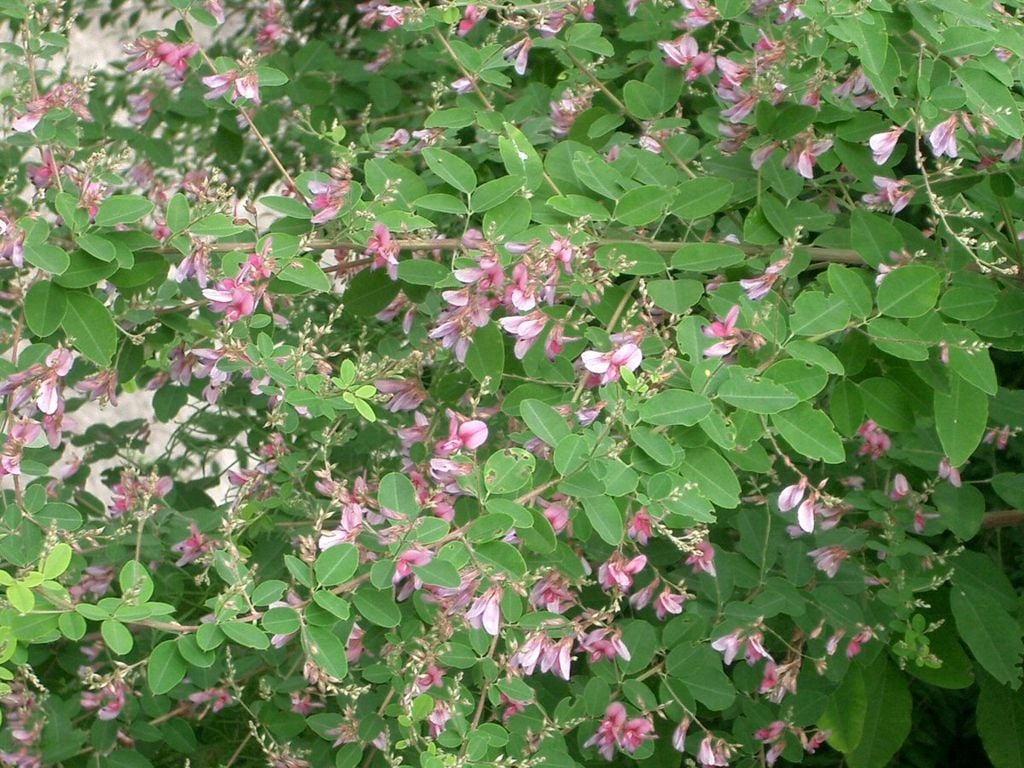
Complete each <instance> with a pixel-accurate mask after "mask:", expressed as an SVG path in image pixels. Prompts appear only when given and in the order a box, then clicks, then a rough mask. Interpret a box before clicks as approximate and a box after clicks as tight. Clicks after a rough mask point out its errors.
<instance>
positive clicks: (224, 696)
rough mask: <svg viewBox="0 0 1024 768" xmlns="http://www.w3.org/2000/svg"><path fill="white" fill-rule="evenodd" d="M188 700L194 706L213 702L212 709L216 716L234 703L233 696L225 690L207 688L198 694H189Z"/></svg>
mask: <svg viewBox="0 0 1024 768" xmlns="http://www.w3.org/2000/svg"><path fill="white" fill-rule="evenodd" d="M188 700H189V701H191V702H192V703H193V704H206V703H207V702H213V707H212V709H213V712H214V714H216V713H217V712H220V711H221V710H222V709H224V707H226V706H228V705H229V704H232V703H233V700H232V698H231V694H230V693H229V692H228V691H227V690H226V689H224V688H207V689H206V690H205V691H197V692H196V693H193V694H189V697H188Z"/></svg>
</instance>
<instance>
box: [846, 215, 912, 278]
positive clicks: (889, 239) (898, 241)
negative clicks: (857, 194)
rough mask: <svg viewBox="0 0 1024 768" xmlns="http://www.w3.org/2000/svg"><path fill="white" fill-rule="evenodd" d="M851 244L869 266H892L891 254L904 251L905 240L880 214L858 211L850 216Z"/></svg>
mask: <svg viewBox="0 0 1024 768" xmlns="http://www.w3.org/2000/svg"><path fill="white" fill-rule="evenodd" d="M850 243H851V244H852V245H853V249H854V250H855V251H857V253H859V254H860V256H861V258H862V259H864V261H865V262H867V264H868V266H870V267H873V268H875V269H877V268H878V265H879V264H890V263H891V262H890V261H889V254H890V253H893V252H895V253H899V252H900V251H902V250H903V247H904V246H903V238H902V237H900V233H899V232H898V231H897V230H896V227H894V226H893V225H892V224H890V223H889V221H888V220H887V219H886V218H884V217H882V216H879V215H878V214H874V213H868V212H867V211H864V210H861V209H859V208H858V209H856V210H855V211H854V212H853V213H852V214H850Z"/></svg>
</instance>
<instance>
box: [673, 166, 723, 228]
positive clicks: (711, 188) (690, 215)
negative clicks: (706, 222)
mask: <svg viewBox="0 0 1024 768" xmlns="http://www.w3.org/2000/svg"><path fill="white" fill-rule="evenodd" d="M732 190H733V183H732V182H731V181H729V180H728V179H719V178H716V177H714V176H702V177H700V178H699V179H689V180H688V181H684V182H683V183H682V184H679V185H677V186H676V199H675V202H674V203H673V204H672V209H671V210H672V213H674V214H675V215H676V216H678V217H679V218H680V219H682V220H683V221H695V220H696V219H702V218H704V217H705V216H710V215H711V214H713V213H717V212H718V211H720V210H722V208H723V207H725V204H726V203H728V202H729V198H731V197H732Z"/></svg>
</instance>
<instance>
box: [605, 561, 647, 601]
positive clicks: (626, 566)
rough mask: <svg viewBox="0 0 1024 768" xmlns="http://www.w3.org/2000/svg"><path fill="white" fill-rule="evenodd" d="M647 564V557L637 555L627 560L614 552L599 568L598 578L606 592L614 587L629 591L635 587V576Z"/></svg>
mask: <svg viewBox="0 0 1024 768" xmlns="http://www.w3.org/2000/svg"><path fill="white" fill-rule="evenodd" d="M645 565H647V557H646V556H644V555H637V556H636V557H634V558H633V559H631V560H627V559H626V558H625V557H624V556H623V555H622V554H620V553H618V552H614V553H612V556H611V557H610V558H608V561H607V562H606V563H604V564H603V565H601V567H600V568H598V570H597V580H598V582H599V583H600V584H601V589H603V590H604V591H605V592H607V591H608V590H610V589H612V588H613V587H615V588H618V589H620V590H622V591H623V592H629V590H630V589H632V588H633V577H634V576H635V575H636V574H638V573H640V571H642V570H643V569H644V566H645Z"/></svg>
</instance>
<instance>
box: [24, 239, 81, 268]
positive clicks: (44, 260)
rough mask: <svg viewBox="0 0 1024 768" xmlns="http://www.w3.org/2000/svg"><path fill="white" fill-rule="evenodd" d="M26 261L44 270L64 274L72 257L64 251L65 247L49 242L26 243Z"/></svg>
mask: <svg viewBox="0 0 1024 768" xmlns="http://www.w3.org/2000/svg"><path fill="white" fill-rule="evenodd" d="M24 251H25V261H27V262H28V263H29V264H31V265H32V266H33V267H39V268H40V269H41V270H43V271H44V272H49V273H51V274H54V275H60V274H63V273H64V272H65V271H66V270H67V268H68V267H69V266H70V265H71V257H70V256H68V255H67V253H65V252H64V249H63V248H58V247H57V246H56V245H50V244H49V243H30V242H26V243H25V244H24Z"/></svg>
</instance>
